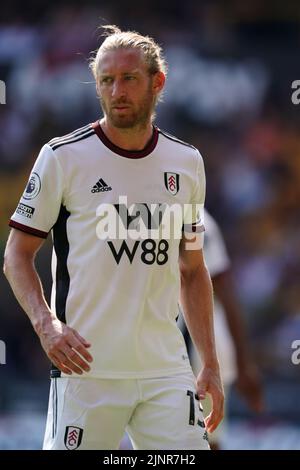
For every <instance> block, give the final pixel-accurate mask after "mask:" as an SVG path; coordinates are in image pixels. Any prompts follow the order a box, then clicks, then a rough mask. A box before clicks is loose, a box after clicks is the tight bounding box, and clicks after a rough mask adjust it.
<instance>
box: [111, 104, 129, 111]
mask: <svg viewBox="0 0 300 470" xmlns="http://www.w3.org/2000/svg"><path fill="white" fill-rule="evenodd" d="M113 109H117V110H118V111H124V110H125V109H129V106H126V105H120V106H113Z"/></svg>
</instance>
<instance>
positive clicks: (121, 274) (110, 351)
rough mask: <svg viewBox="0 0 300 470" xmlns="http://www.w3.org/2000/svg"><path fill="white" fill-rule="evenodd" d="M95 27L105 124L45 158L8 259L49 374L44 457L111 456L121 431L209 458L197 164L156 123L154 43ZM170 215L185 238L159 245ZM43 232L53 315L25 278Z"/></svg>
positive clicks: (215, 381) (208, 318) (208, 297)
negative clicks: (101, 452)
mask: <svg viewBox="0 0 300 470" xmlns="http://www.w3.org/2000/svg"><path fill="white" fill-rule="evenodd" d="M104 29H105V33H106V38H105V40H104V41H103V43H102V45H101V46H100V48H99V50H98V51H97V54H96V56H95V58H94V59H93V60H92V62H91V68H92V71H93V74H94V76H95V80H96V88H97V92H98V95H99V99H100V103H101V107H102V110H103V114H104V117H103V118H102V119H101V120H98V121H96V122H94V123H93V124H89V125H86V126H85V127H83V128H81V129H78V130H76V131H74V132H72V133H70V134H68V135H65V136H63V137H58V138H54V139H53V140H51V141H50V142H49V143H48V144H46V145H45V146H44V147H43V148H42V150H41V152H40V154H39V157H38V159H37V161H36V163H35V165H34V167H33V170H32V173H31V175H30V179H29V183H28V185H27V187H26V189H25V192H24V194H23V196H22V198H21V200H20V203H19V205H18V207H17V209H16V211H15V213H14V214H13V216H12V218H11V221H10V226H11V227H13V229H12V231H11V233H10V236H9V240H8V243H7V248H6V253H5V267H4V270H5V273H6V276H7V278H8V280H9V282H10V284H11V286H12V289H13V291H14V293H15V296H16V298H17V299H18V301H19V302H20V304H21V306H22V307H23V309H24V310H25V312H26V313H27V315H28V316H29V318H30V320H31V322H32V325H33V327H34V329H35V331H36V333H37V334H38V336H39V338H40V340H41V344H42V347H43V348H44V350H45V352H46V354H47V355H48V357H49V359H50V360H51V361H52V364H53V366H52V370H51V377H52V381H51V390H50V398H49V409H48V418H47V426H46V433H45V439H44V448H45V449H66V448H67V449H117V448H118V446H119V443H120V440H121V438H122V436H123V433H124V430H125V429H126V430H127V432H128V434H129V436H130V438H131V440H132V443H133V447H134V448H135V449H208V448H209V446H208V443H207V431H208V432H211V431H213V430H214V429H215V428H216V427H217V426H218V424H219V422H220V421H221V419H222V415H223V389H222V385H221V381H220V374H219V365H218V361H217V357H216V351H215V344H214V333H213V320H212V309H213V302H212V287H211V282H210V277H209V274H208V271H207V269H206V266H205V264H204V261H203V256H202V249H201V243H202V239H203V233H202V232H203V230H204V227H203V219H202V213H201V212H202V208H203V204H204V197H205V175H204V167H203V161H202V158H201V156H200V154H199V152H198V151H197V150H196V149H195V148H194V147H192V146H191V145H189V144H186V143H184V142H181V141H180V140H178V139H177V138H175V137H173V136H171V135H169V134H166V133H165V132H163V131H161V130H159V129H158V128H157V127H156V126H155V125H154V124H153V119H154V110H155V107H156V104H157V101H158V99H159V97H160V95H161V93H162V90H163V87H164V83H165V78H166V65H165V62H164V59H163V56H162V53H161V49H160V47H159V46H158V45H157V44H156V43H155V42H154V40H153V39H151V38H149V37H146V36H141V35H140V34H138V33H135V32H128V31H127V32H122V31H121V30H119V29H118V28H117V27H111V26H107V27H104ZM125 199H126V201H125ZM152 205H154V209H153V207H152ZM173 206H174V207H175V206H176V207H177V209H178V208H179V211H177V213H176V214H175V211H174V214H175V215H176V217H175V216H174V218H175V219H176V220H177V222H178V220H179V222H180V233H181V229H182V230H183V234H182V235H181V236H180V237H176V236H175V235H174V236H173V233H175V232H176V230H175V228H176V227H175V228H173V229H172V230H170V236H169V237H168V236H164V237H163V236H161V235H160V234H161V233H163V232H162V230H163V229H166V228H168V227H163V224H162V223H161V222H162V221H163V220H165V219H164V217H163V216H164V215H165V213H164V210H165V211H166V213H167V212H168V210H167V209H168V208H171V207H173ZM185 206H186V207H187V211H184V210H181V209H182V208H184V207H185ZM191 207H193V208H194V209H190V208H191ZM157 208H158V209H159V210H158V212H157ZM155 211H156V212H155ZM169 212H170V211H169ZM157 214H158V215H157ZM180 214H182V215H180ZM171 219H172V217H170V220H171ZM116 221H118V223H116ZM143 230H144V232H143ZM145 230H146V234H145ZM49 231H52V236H53V245H54V251H53V263H52V274H53V292H52V299H51V300H52V301H51V308H50V307H49V306H48V305H47V303H46V301H45V299H44V296H43V291H42V287H41V283H40V280H39V277H38V274H37V272H36V270H35V268H34V258H35V255H36V253H37V251H38V250H39V249H40V247H41V245H42V243H43V240H44V239H45V238H46V237H47V235H48V233H49ZM124 231H125V235H124ZM121 232H122V233H121ZM142 232H143V233H142ZM154 232H155V233H154ZM171 232H172V233H171ZM139 233H140V236H139ZM166 233H167V231H166ZM157 234H158V235H157ZM179 295H181V301H182V304H183V306H184V310H185V314H186V320H187V322H188V324H189V328H190V331H191V334H192V336H193V339H194V342H195V344H196V345H197V348H198V351H199V353H201V355H202V361H203V368H202V370H201V372H200V374H199V375H198V377H197V379H195V377H194V375H193V373H192V370H191V366H190V362H189V360H188V356H187V351H186V347H185V343H184V339H183V336H182V334H181V332H180V331H179V329H178V327H177V324H176V317H177V301H178V298H179ZM206 393H208V394H210V395H211V397H212V401H213V410H212V413H211V414H210V416H209V417H208V418H207V419H206V422H205V423H204V420H203V415H202V411H201V405H200V403H199V399H200V400H201V399H203V398H204V397H205V395H206Z"/></svg>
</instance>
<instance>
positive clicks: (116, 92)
mask: <svg viewBox="0 0 300 470" xmlns="http://www.w3.org/2000/svg"><path fill="white" fill-rule="evenodd" d="M111 93H112V97H113V98H117V99H119V98H123V97H124V96H125V95H126V92H125V89H124V85H123V83H122V80H119V79H115V80H114V83H113V86H112V91H111Z"/></svg>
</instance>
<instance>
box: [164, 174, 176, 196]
mask: <svg viewBox="0 0 300 470" xmlns="http://www.w3.org/2000/svg"><path fill="white" fill-rule="evenodd" d="M165 187H166V188H167V190H168V191H169V193H171V194H172V195H173V196H175V194H177V193H178V191H179V174H178V173H169V172H165Z"/></svg>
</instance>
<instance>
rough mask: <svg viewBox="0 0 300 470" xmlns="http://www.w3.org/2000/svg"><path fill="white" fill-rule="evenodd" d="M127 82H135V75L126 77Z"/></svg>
mask: <svg viewBox="0 0 300 470" xmlns="http://www.w3.org/2000/svg"><path fill="white" fill-rule="evenodd" d="M125 80H128V81H130V80H135V76H134V75H125Z"/></svg>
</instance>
